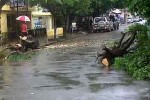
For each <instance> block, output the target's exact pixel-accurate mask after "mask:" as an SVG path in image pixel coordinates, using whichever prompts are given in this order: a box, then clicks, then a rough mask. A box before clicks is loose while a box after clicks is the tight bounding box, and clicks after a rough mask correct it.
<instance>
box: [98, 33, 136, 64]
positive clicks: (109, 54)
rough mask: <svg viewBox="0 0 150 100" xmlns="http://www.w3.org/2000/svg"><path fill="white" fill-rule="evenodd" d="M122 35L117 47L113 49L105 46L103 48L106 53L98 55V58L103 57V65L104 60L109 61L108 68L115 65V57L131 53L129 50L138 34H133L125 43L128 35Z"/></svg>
mask: <svg viewBox="0 0 150 100" xmlns="http://www.w3.org/2000/svg"><path fill="white" fill-rule="evenodd" d="M121 34H122V37H121V39H120V41H119V43H118V45H117V46H114V47H113V48H107V47H106V46H104V47H103V48H102V50H104V52H103V53H101V54H100V53H98V54H97V58H98V57H101V59H100V62H101V63H102V61H103V59H107V61H108V66H110V65H112V64H113V61H114V59H115V57H123V56H124V55H125V54H127V53H128V52H129V51H128V49H129V48H130V46H131V45H132V43H133V42H134V40H135V36H136V34H137V32H132V33H131V36H130V37H129V38H128V39H127V40H126V41H124V42H123V39H124V38H125V35H126V33H121ZM102 64H103V63H102ZM104 66H106V65H104Z"/></svg>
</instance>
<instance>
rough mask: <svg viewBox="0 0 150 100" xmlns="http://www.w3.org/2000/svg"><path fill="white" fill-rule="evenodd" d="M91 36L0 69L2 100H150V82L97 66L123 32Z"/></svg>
mask: <svg viewBox="0 0 150 100" xmlns="http://www.w3.org/2000/svg"><path fill="white" fill-rule="evenodd" d="M123 29H124V26H121V28H120V29H119V30H117V31H113V32H105V33H92V34H87V35H84V36H81V37H78V38H75V39H71V40H67V41H64V42H61V43H57V44H53V45H50V46H48V47H47V48H45V49H42V50H38V51H36V53H33V52H32V53H31V54H30V56H31V55H32V57H31V58H28V59H23V60H24V61H13V62H10V61H5V62H4V64H3V65H1V66H0V100H150V81H149V80H146V81H137V80H134V79H132V78H131V77H130V76H128V75H127V74H126V73H125V72H123V71H116V70H111V71H109V72H107V71H106V70H104V69H102V65H100V64H98V63H95V59H96V52H97V51H99V50H101V46H102V44H109V43H111V41H115V40H118V39H120V36H121V34H120V31H121V30H123Z"/></svg>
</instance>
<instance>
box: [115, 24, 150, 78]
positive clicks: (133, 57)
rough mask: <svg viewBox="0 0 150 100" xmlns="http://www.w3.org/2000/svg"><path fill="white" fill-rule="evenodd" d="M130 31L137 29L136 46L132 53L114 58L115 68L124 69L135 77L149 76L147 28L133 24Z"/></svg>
mask: <svg viewBox="0 0 150 100" xmlns="http://www.w3.org/2000/svg"><path fill="white" fill-rule="evenodd" d="M129 30H130V31H132V32H133V31H138V34H137V37H136V39H137V40H138V47H137V49H136V50H135V51H134V53H129V54H127V55H125V56H124V57H123V58H116V59H115V63H114V66H115V68H117V69H124V70H126V71H127V72H128V73H129V74H130V75H131V76H133V77H134V78H136V79H146V78H150V52H149V50H150V45H149V43H150V39H149V38H147V37H148V35H147V31H148V28H147V27H146V26H143V25H138V24H137V25H134V26H131V27H130V28H129Z"/></svg>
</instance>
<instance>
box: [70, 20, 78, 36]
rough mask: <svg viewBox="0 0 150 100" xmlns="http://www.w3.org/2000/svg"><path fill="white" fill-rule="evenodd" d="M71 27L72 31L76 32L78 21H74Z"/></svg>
mask: <svg viewBox="0 0 150 100" xmlns="http://www.w3.org/2000/svg"><path fill="white" fill-rule="evenodd" d="M71 28H72V33H74V32H76V30H77V26H76V22H75V21H73V22H72V25H71Z"/></svg>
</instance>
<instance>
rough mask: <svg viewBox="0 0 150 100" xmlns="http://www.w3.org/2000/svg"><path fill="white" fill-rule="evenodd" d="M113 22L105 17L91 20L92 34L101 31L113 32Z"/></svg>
mask: <svg viewBox="0 0 150 100" xmlns="http://www.w3.org/2000/svg"><path fill="white" fill-rule="evenodd" d="M113 29H114V27H113V22H112V21H110V20H109V18H107V17H95V18H94V20H93V32H97V31H101V30H108V31H111V30H113Z"/></svg>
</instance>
